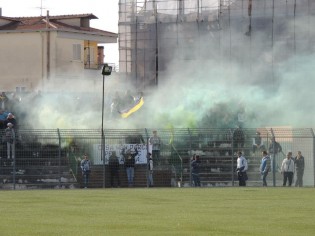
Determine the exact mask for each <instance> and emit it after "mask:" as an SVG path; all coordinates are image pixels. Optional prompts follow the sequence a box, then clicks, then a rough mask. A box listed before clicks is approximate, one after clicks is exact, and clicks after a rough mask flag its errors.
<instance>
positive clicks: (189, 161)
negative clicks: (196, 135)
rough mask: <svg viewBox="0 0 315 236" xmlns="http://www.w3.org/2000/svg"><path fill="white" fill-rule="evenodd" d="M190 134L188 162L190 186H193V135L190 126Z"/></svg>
mask: <svg viewBox="0 0 315 236" xmlns="http://www.w3.org/2000/svg"><path fill="white" fill-rule="evenodd" d="M188 134H189V153H190V156H189V159H188V164H189V183H190V187H192V176H191V164H190V163H191V157H192V155H193V154H192V144H191V143H192V137H191V132H190V129H189V128H188Z"/></svg>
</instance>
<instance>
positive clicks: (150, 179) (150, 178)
mask: <svg viewBox="0 0 315 236" xmlns="http://www.w3.org/2000/svg"><path fill="white" fill-rule="evenodd" d="M147 158H148V175H147V176H148V179H147V180H148V187H153V185H154V183H153V159H152V154H151V153H148V156H147Z"/></svg>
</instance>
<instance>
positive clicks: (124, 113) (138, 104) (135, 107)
mask: <svg viewBox="0 0 315 236" xmlns="http://www.w3.org/2000/svg"><path fill="white" fill-rule="evenodd" d="M143 104H144V100H143V97H140V98H139V99H138V100H137V101H136V102H135V103H134V104H133V107H131V108H129V109H126V110H124V111H121V112H120V115H121V117H122V118H127V117H128V116H130V115H131V114H132V113H134V112H136V111H138V110H139V109H140V108H141V107H142V106H143Z"/></svg>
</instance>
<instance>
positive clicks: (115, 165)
mask: <svg viewBox="0 0 315 236" xmlns="http://www.w3.org/2000/svg"><path fill="white" fill-rule="evenodd" d="M108 165H109V171H110V185H111V187H112V188H113V187H114V179H115V178H116V180H117V187H120V178H119V160H118V157H117V156H116V152H115V151H113V152H112V155H111V156H110V157H109V162H108Z"/></svg>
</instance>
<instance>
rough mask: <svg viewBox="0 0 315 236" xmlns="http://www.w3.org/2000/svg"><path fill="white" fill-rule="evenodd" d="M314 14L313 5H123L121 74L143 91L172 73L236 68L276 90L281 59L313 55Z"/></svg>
mask: <svg viewBox="0 0 315 236" xmlns="http://www.w3.org/2000/svg"><path fill="white" fill-rule="evenodd" d="M314 12H315V2H314V1H311V0H299V1H297V0H150V1H149V0H120V1H119V68H120V72H121V76H125V77H126V78H128V79H129V80H131V81H132V82H133V83H134V84H135V86H136V87H137V88H139V90H145V89H146V88H148V87H152V86H157V85H159V84H161V83H163V82H164V81H165V80H167V79H169V78H170V76H169V71H172V70H180V69H181V68H185V67H187V66H188V67H193V69H194V70H200V69H204V67H207V66H209V65H211V67H212V66H213V67H216V68H218V67H220V66H221V67H222V69H224V70H226V69H230V70H232V68H233V65H236V64H237V66H239V67H240V68H241V69H240V70H241V71H242V77H243V78H244V80H245V81H251V83H257V84H258V85H262V84H263V85H264V86H269V87H270V88H273V87H275V86H276V84H277V81H278V79H279V78H278V77H277V68H279V67H280V66H281V64H282V62H284V61H287V60H295V59H294V58H295V57H294V56H295V55H301V54H304V55H311V54H312V53H314V51H315V48H314V46H313V45H314V39H315V37H314V36H315V30H314V27H312V26H313V25H314V23H315V20H314ZM205 62H207V64H206V65H207V66H206V65H205ZM293 64H294V65H296V62H293Z"/></svg>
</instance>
